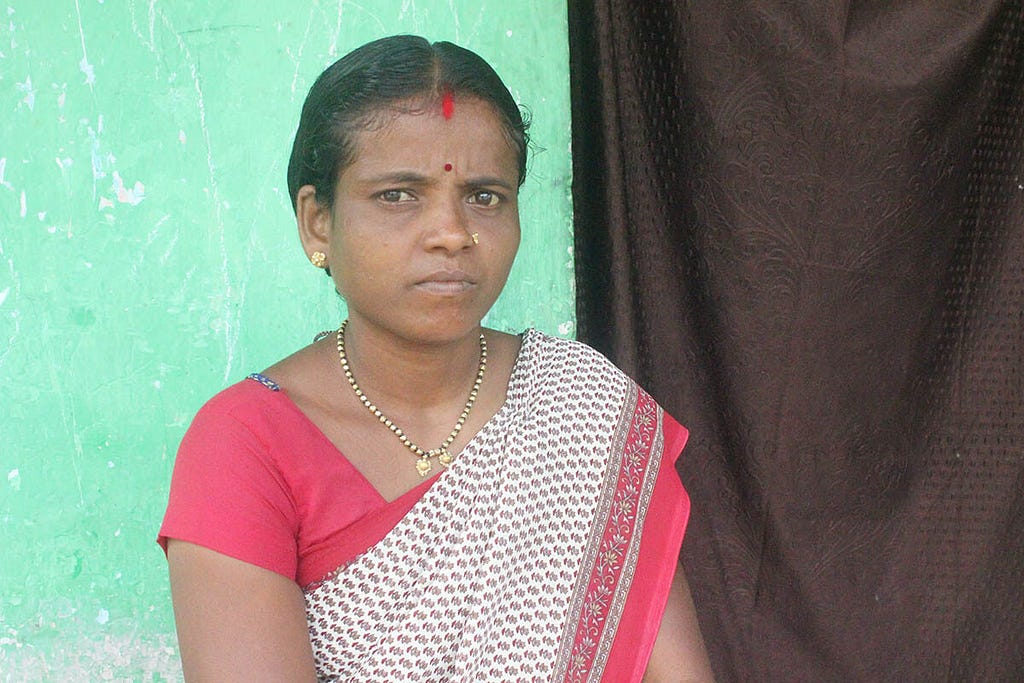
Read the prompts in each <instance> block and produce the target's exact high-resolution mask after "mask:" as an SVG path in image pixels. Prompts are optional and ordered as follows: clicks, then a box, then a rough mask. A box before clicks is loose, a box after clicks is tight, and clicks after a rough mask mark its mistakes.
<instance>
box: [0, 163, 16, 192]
mask: <svg viewBox="0 0 1024 683" xmlns="http://www.w3.org/2000/svg"><path fill="white" fill-rule="evenodd" d="M6 170H7V157H0V185H3V186H4V187H6V188H7V189H8V190H14V185H11V184H10V183H9V182H8V181H7V180H5V179H4V172H5V171H6Z"/></svg>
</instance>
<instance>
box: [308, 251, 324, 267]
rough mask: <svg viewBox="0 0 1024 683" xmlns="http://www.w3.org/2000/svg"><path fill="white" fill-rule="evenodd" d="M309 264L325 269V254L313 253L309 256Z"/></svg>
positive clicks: (320, 252)
mask: <svg viewBox="0 0 1024 683" xmlns="http://www.w3.org/2000/svg"><path fill="white" fill-rule="evenodd" d="M309 262H310V263H312V264H313V265H314V266H316V267H317V268H326V267H327V254H325V253H324V252H322V251H314V252H313V253H312V254H310V255H309Z"/></svg>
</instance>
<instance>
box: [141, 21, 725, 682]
mask: <svg viewBox="0 0 1024 683" xmlns="http://www.w3.org/2000/svg"><path fill="white" fill-rule="evenodd" d="M526 149H527V134H526V124H525V123H524V122H523V119H522V117H521V114H520V111H519V109H518V107H517V106H516V104H515V102H514V101H513V100H512V98H511V96H510V95H509V92H508V90H507V89H506V88H505V86H504V84H503V83H502V82H501V80H500V79H499V77H498V76H497V74H495V73H494V71H493V70H492V69H491V68H490V66H488V65H487V64H486V63H485V62H484V61H483V60H482V59H480V57H478V56H477V55H475V54H474V53H472V52H469V51H468V50H465V49H462V48H459V47H457V46H455V45H452V44H450V43H435V44H433V45H432V44H430V43H428V42H427V41H425V40H423V39H422V38H417V37H412V36H398V37H392V38H385V39H382V40H379V41H375V42H373V43H369V44H367V45H364V46H363V47H361V48H359V49H357V50H355V51H354V52H352V53H350V54H349V55H347V56H345V57H343V58H342V59H341V60H339V61H338V62H337V63H335V64H334V65H333V66H331V67H330V68H328V69H327V70H326V71H325V72H324V73H323V74H321V76H320V78H319V79H318V80H317V82H316V83H315V84H314V85H313V87H312V89H311V91H310V93H309V96H308V97H307V100H306V103H305V105H304V107H303V111H302V117H301V120H300V123H299V129H298V132H297V134H296V138H295V143H294V147H293V150H292V157H291V161H290V163H289V168H288V185H289V191H290V193H291V196H292V200H293V203H294V207H295V212H296V216H297V222H298V227H299V235H300V238H301V241H302V244H303V247H304V248H305V250H306V254H307V255H308V256H309V257H310V260H311V262H312V263H313V264H314V265H315V266H317V267H320V268H324V269H325V270H326V271H327V273H328V274H329V276H330V277H331V278H332V279H333V281H334V285H335V287H336V288H337V291H338V292H339V293H340V294H341V296H343V297H344V299H345V301H346V303H347V307H348V313H349V317H348V320H347V321H345V322H344V323H343V324H342V325H341V326H340V328H339V329H338V330H337V331H336V332H334V333H331V334H329V335H328V336H326V337H325V338H322V339H319V340H318V341H315V342H314V343H313V344H311V345H310V346H307V347H306V348H304V349H302V350H300V351H298V352H297V353H295V354H294V355H292V356H289V357H288V358H285V359H284V360H282V361H281V362H279V363H277V364H276V365H274V366H272V367H270V368H268V369H267V370H265V371H264V372H263V373H260V374H258V375H253V376H251V377H250V378H249V379H247V380H245V381H243V382H241V383H239V384H237V385H235V386H233V387H230V388H228V389H226V390H225V391H223V392H222V393H220V394H219V395H218V396H216V397H214V398H213V399H212V400H211V401H210V402H209V403H208V404H207V405H206V406H204V407H203V409H202V410H201V411H200V412H199V414H198V415H197V416H196V419H195V421H194V422H193V424H192V426H191V427H190V429H189V431H188V433H187V434H186V436H185V438H184V440H183V442H182V445H181V449H180V451H179V453H178V459H177V461H176V463H175V471H174V477H173V481H172V486H171V496H170V503H169V506H168V511H167V515H166V517H165V520H164V525H163V528H162V529H161V537H160V540H161V543H162V544H163V545H164V547H165V549H166V551H167V557H168V562H169V565H170V576H171V588H172V595H173V600H174V609H175V618H176V621H177V627H178V636H179V640H180V645H181V655H182V662H183V666H184V671H185V675H186V678H188V679H189V680H217V681H224V680H245V681H253V680H267V681H301V680H315V679H316V678H318V677H319V678H320V679H327V680H352V681H371V680H372V681H405V680H409V681H413V680H416V681H448V680H452V681H456V680H457V681H510V680H556V679H557V680H581V681H582V680H600V679H602V677H603V680H608V681H635V680H640V679H641V678H642V677H645V676H646V678H645V680H659V681H660V680H707V679H709V678H710V673H709V670H708V665H707V660H706V656H705V654H704V651H703V645H702V642H701V639H700V634H699V631H698V629H697V625H696V620H695V617H694V613H693V607H692V604H691V602H690V597H689V593H688V589H687V587H686V583H685V579H684V578H683V575H682V572H681V571H676V559H675V558H676V556H677V553H678V548H679V544H680V542H681V540H682V534H683V527H684V526H685V521H686V516H687V513H688V502H687V500H686V497H685V493H684V492H683V490H682V487H681V485H680V483H679V480H678V477H677V476H676V474H675V472H674V471H673V462H674V461H675V458H676V456H677V455H678V453H679V451H680V449H681V448H682V446H683V443H684V441H685V438H686V431H685V430H684V429H683V428H682V427H680V426H679V425H678V424H676V423H675V422H674V421H673V420H672V419H671V418H670V417H668V416H666V415H664V414H663V413H662V411H661V409H660V408H659V407H658V406H657V405H656V404H655V403H654V402H653V400H651V398H650V397H649V396H647V395H646V394H645V393H644V392H643V391H642V390H640V389H638V388H637V387H636V385H635V384H634V383H633V382H631V381H630V380H629V379H628V378H627V377H625V376H624V375H623V374H622V373H621V372H619V371H618V370H616V369H615V368H614V367H613V366H611V364H610V363H608V362H607V361H606V360H605V359H604V358H602V357H601V356H600V355H598V354H597V353H596V352H594V351H592V350H591V349H589V348H588V347H585V346H583V345H582V344H578V343H575V342H570V341H565V340H559V339H555V338H551V337H547V336H546V335H543V334H541V333H539V332H536V331H527V332H525V333H524V334H522V335H519V336H515V335H509V334H505V333H502V332H498V331H495V330H490V329H487V330H484V329H482V328H481V324H480V321H481V319H482V318H483V316H484V314H485V313H486V312H487V311H488V309H489V308H490V307H491V305H492V304H493V303H494V301H495V299H496V298H497V296H498V294H499V293H500V291H501V289H502V287H503V286H504V284H505V280H506V278H507V276H508V273H509V269H510V268H511V266H512V261H513V259H514V258H515V254H516V250H517V247H518V244H519V214H518V207H517V195H518V190H519V187H520V185H521V184H522V182H523V180H524V177H525V169H526ZM673 576H674V579H673ZM645 672H646V673H645Z"/></svg>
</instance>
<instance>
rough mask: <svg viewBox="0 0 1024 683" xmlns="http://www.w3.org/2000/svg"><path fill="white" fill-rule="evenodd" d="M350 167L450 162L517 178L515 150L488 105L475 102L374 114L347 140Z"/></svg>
mask: <svg viewBox="0 0 1024 683" xmlns="http://www.w3.org/2000/svg"><path fill="white" fill-rule="evenodd" d="M352 142H353V151H354V155H353V159H352V163H351V164H350V165H349V168H352V167H364V168H365V167H375V168H379V167H389V166H394V165H401V166H408V167H410V168H421V167H433V166H437V165H438V163H439V162H440V165H441V166H443V165H444V164H445V163H452V164H454V165H456V166H458V167H460V169H462V170H466V171H470V170H471V168H470V167H476V168H477V170H480V171H483V170H486V171H487V172H489V173H492V174H493V173H502V174H506V173H507V174H510V175H512V176H518V165H517V157H516V151H515V147H514V145H513V143H512V141H511V139H510V138H509V135H508V132H507V130H506V129H505V126H504V124H503V123H502V119H501V117H500V115H499V114H498V112H497V111H496V110H495V108H494V106H493V105H491V104H489V103H487V102H484V101H482V100H479V99H475V98H460V97H459V96H458V95H456V96H454V97H453V98H452V99H451V100H448V101H446V100H443V99H441V98H437V99H436V101H431V102H427V103H423V102H411V103H404V104H403V105H400V106H397V107H393V108H388V109H387V110H382V111H378V112H375V113H374V114H373V115H372V116H371V117H370V118H369V125H368V126H366V127H364V128H362V129H358V130H357V131H356V132H355V133H354V134H353V136H352Z"/></svg>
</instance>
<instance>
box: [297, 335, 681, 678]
mask: <svg viewBox="0 0 1024 683" xmlns="http://www.w3.org/2000/svg"><path fill="white" fill-rule="evenodd" d="M685 438H686V430H685V429H684V428H682V427H680V426H679V425H678V424H677V423H675V421H674V420H672V418H671V417H669V416H667V415H666V414H665V413H664V412H663V411H662V409H661V408H660V407H659V406H658V405H657V403H655V401H654V400H653V399H652V398H651V397H650V396H649V395H647V394H646V393H645V392H644V391H643V390H642V389H640V388H639V387H638V386H637V385H636V384H635V383H634V382H633V381H632V380H630V379H629V378H628V377H626V376H625V375H624V374H623V373H622V372H620V371H619V370H618V369H616V368H615V367H614V366H613V365H612V364H611V363H610V362H608V361H607V360H606V359H605V358H604V357H603V356H601V355H600V354H598V353H597V352H596V351H593V350H592V349H590V348H589V347H587V346H585V345H583V344H579V343H576V342H571V341H566V340H561V339H556V338H553V337H548V336H546V335H543V334H541V333H538V332H533V331H531V332H528V333H527V334H526V336H525V338H524V342H523V348H522V350H521V352H520V356H519V359H518V361H517V365H516V368H515V370H514V372H513V375H512V379H511V382H510V384H509V388H508V395H507V399H506V402H505V404H504V405H503V406H502V408H501V409H500V410H499V411H498V413H497V414H495V416H494V417H493V418H492V419H491V420H490V421H489V422H488V423H487V425H486V426H485V427H484V428H483V429H482V430H481V431H480V432H479V433H478V434H477V435H476V436H475V437H474V438H473V439H472V440H471V441H470V442H469V444H467V446H466V447H465V448H464V449H463V451H462V453H461V454H460V455H459V457H458V458H457V459H456V460H455V462H454V463H453V464H452V465H451V466H450V467H449V468H448V469H447V471H445V472H444V473H443V474H442V475H441V476H440V477H438V479H437V481H436V482H435V483H433V484H432V485H431V486H430V487H429V488H425V490H424V492H423V494H422V497H420V498H419V500H417V501H416V502H415V503H414V504H412V506H411V508H409V510H408V512H406V513H405V514H404V516H402V517H401V518H400V519H398V520H397V522H396V521H395V520H393V519H386V517H387V516H386V515H384V516H381V518H382V519H384V520H385V521H384V527H383V528H379V529H378V530H377V531H376V532H372V531H371V532H370V534H369V535H370V536H373V535H374V533H376V534H377V536H378V537H379V538H371V539H370V540H369V541H367V542H366V543H364V544H363V545H362V546H361V547H360V549H359V551H358V554H356V555H355V556H352V555H351V554H349V555H348V556H345V551H344V550H341V551H339V552H340V553H341V554H340V555H339V558H340V559H339V565H338V567H337V569H336V570H335V571H333V572H331V573H330V574H328V575H327V576H326V577H325V578H323V579H321V580H318V581H316V582H315V583H313V584H311V585H309V586H306V587H305V588H304V591H303V592H304V595H305V600H306V611H307V618H308V622H309V631H310V639H311V642H312V644H313V651H314V655H315V658H316V663H317V668H318V672H319V675H320V677H321V679H322V680H330V681H467V682H468V681H520V680H529V681H580V682H582V681H599V680H608V681H638V680H639V679H640V678H641V677H642V675H643V671H644V668H645V666H646V662H647V659H648V658H649V656H650V651H651V648H652V647H653V642H654V638H655V636H656V634H657V630H658V626H659V624H660V620H661V615H662V612H663V610H664V605H665V601H666V598H667V593H668V588H669V584H670V583H671V579H672V575H673V572H674V570H675V566H676V558H677V555H678V550H679V545H680V543H681V541H682V535H683V531H684V528H685V524H686V519H687V515H688V512H689V503H688V500H687V498H686V494H685V492H684V491H683V489H682V486H681V484H680V483H679V479H678V476H677V475H676V473H675V471H674V468H673V463H674V461H675V458H676V456H677V455H678V453H679V451H680V449H681V448H682V445H683V443H684V442H685ZM363 548H365V550H363Z"/></svg>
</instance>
